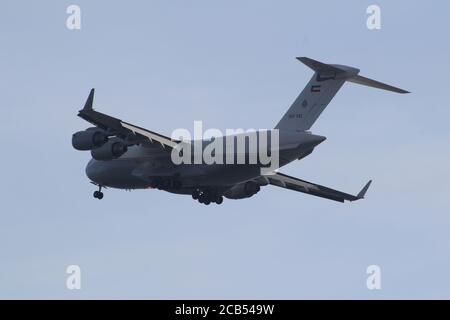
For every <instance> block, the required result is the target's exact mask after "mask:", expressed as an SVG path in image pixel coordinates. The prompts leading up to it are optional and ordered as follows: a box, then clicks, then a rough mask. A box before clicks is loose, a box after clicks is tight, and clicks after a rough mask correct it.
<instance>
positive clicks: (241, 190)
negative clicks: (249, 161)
mask: <svg viewBox="0 0 450 320" xmlns="http://www.w3.org/2000/svg"><path fill="white" fill-rule="evenodd" d="M259 190H261V186H260V185H259V184H258V183H256V182H254V181H247V182H244V183H239V184H237V185H235V186H233V187H232V188H231V189H228V190H227V191H225V192H224V193H223V195H224V196H225V197H226V198H228V199H244V198H250V197H251V196H253V195H255V194H257V193H258V192H259Z"/></svg>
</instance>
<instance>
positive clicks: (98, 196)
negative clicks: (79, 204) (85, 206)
mask: <svg viewBox="0 0 450 320" xmlns="http://www.w3.org/2000/svg"><path fill="white" fill-rule="evenodd" d="M94 198H96V199H98V200H101V199H103V192H102V186H98V191H95V192H94Z"/></svg>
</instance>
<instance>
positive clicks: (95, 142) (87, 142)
mask: <svg viewBox="0 0 450 320" xmlns="http://www.w3.org/2000/svg"><path fill="white" fill-rule="evenodd" d="M107 141H108V135H107V134H106V132H105V131H103V130H102V129H99V128H88V129H86V130H84V131H78V132H76V133H74V134H73V135H72V146H73V147H74V148H75V149H77V150H92V149H95V148H98V147H101V146H102V145H103V144H105V143H106V142H107Z"/></svg>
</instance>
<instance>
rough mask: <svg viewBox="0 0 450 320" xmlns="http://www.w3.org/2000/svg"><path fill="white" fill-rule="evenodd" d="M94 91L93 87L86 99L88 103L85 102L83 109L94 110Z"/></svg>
mask: <svg viewBox="0 0 450 320" xmlns="http://www.w3.org/2000/svg"><path fill="white" fill-rule="evenodd" d="M94 92H95V89H94V88H92V89H91V92H90V93H89V97H88V98H87V100H86V103H85V104H84V108H83V110H92V103H93V102H94Z"/></svg>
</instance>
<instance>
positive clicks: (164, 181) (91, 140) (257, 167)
mask: <svg viewBox="0 0 450 320" xmlns="http://www.w3.org/2000/svg"><path fill="white" fill-rule="evenodd" d="M297 59H298V60H299V61H301V62H302V63H304V64H305V65H306V66H308V67H309V68H311V69H312V70H313V71H314V74H313V76H312V78H311V80H310V81H309V82H308V84H307V85H306V87H305V88H304V89H303V91H302V92H301V93H300V95H299V96H298V97H297V99H296V100H295V101H294V103H293V104H292V105H291V106H290V108H289V109H288V111H287V112H286V113H285V114H284V116H283V117H282V118H281V120H280V121H279V122H278V124H277V125H276V126H275V128H274V129H275V130H274V131H276V132H277V135H278V140H277V143H276V144H277V147H276V148H271V146H272V145H271V144H270V142H269V145H270V151H269V152H268V154H269V153H270V152H276V153H277V157H278V158H277V159H278V165H277V167H276V168H269V170H270V171H269V172H268V171H267V170H266V171H264V170H263V169H264V168H267V163H262V161H260V159H259V158H258V160H257V161H256V163H255V162H253V163H250V162H249V161H247V162H245V161H244V162H243V163H242V162H240V163H239V162H238V163H235V162H232V163H231V164H229V163H223V162H222V163H221V162H220V161H217V162H215V163H212V164H209V163H205V162H200V163H199V162H195V161H194V163H192V162H191V163H189V162H186V163H180V164H178V163H174V161H173V154H174V151H178V152H179V147H180V145H183V146H184V147H185V149H183V152H184V150H187V151H191V150H193V149H192V148H191V146H193V145H194V144H196V143H198V142H200V150H201V151H204V150H205V148H207V146H208V143H210V142H211V141H212V140H215V139H218V140H217V141H220V142H224V141H225V139H227V138H228V139H229V138H231V140H226V141H237V139H240V138H241V135H242V134H235V135H232V136H222V137H218V138H217V137H215V138H214V139H210V140H208V139H201V141H185V140H179V139H173V138H171V137H167V136H164V135H161V134H159V133H156V132H153V131H150V130H147V129H144V128H142V127H138V126H136V125H133V124H131V123H127V122H125V121H122V120H120V119H117V118H114V117H112V116H109V115H107V114H104V113H100V112H98V111H96V110H94V109H93V100H94V89H92V90H91V91H90V94H89V96H88V98H87V100H86V103H85V105H84V107H83V109H82V110H80V111H79V113H78V116H79V117H80V118H82V119H84V120H86V121H87V122H89V123H91V124H92V125H93V127H90V128H87V129H86V130H84V131H79V132H76V133H74V134H73V135H72V146H73V147H74V148H75V149H77V150H88V151H91V155H92V159H91V160H90V161H89V162H88V164H87V166H86V175H87V177H88V178H89V179H90V180H91V183H93V184H94V185H96V186H97V187H98V190H97V191H95V192H94V198H97V199H102V198H103V192H102V188H108V187H111V188H118V189H125V190H134V189H147V188H148V189H159V190H164V191H167V192H171V193H175V194H181V195H190V196H192V198H193V199H194V200H197V201H198V202H199V203H202V204H205V205H209V204H211V203H216V204H221V203H222V202H223V200H224V197H225V198H227V199H244V198H249V197H252V196H253V195H255V194H257V193H258V192H259V191H260V190H261V187H263V186H267V185H273V186H277V187H281V188H285V189H290V190H294V191H298V192H302V193H305V194H309V195H313V196H317V197H322V198H325V199H330V200H334V201H338V202H345V201H356V200H360V199H363V198H364V196H365V194H366V192H367V190H368V188H369V186H370V184H371V182H372V181H371V180H370V181H369V182H367V184H366V185H365V186H364V187H363V188H362V189H361V191H360V192H359V193H358V194H356V195H352V194H348V193H345V192H341V191H338V190H334V189H331V188H328V187H325V186H322V185H319V184H316V183H313V182H309V181H305V180H302V179H299V178H295V177H292V176H288V175H286V174H283V173H280V172H278V169H279V168H280V167H282V166H284V165H286V164H288V163H290V162H292V161H294V160H300V159H303V158H304V157H306V156H308V155H310V154H311V153H312V152H313V150H314V149H315V147H316V146H317V145H319V144H320V143H321V142H323V141H324V140H325V139H326V137H324V136H320V135H316V134H313V133H311V131H310V129H311V127H312V125H313V124H314V123H315V121H316V120H317V119H318V117H319V116H320V114H321V113H322V111H323V110H324V109H325V108H326V107H327V105H328V104H329V102H330V101H331V100H332V98H333V97H334V96H335V95H336V93H337V92H338V91H339V89H340V88H341V87H342V86H343V84H344V83H345V82H352V83H356V84H360V85H365V86H369V87H374V88H378V89H383V90H388V91H392V92H396V93H402V94H404V93H409V92H408V91H405V90H403V89H399V88H396V87H393V86H390V85H388V84H385V83H382V82H378V81H375V80H372V79H369V78H366V77H363V76H360V75H359V71H360V70H359V69H357V68H354V67H349V66H345V65H338V64H326V63H322V62H319V61H316V60H313V59H310V58H307V57H298V58H297ZM256 134H257V136H258V139H259V140H260V141H261V139H262V138H261V137H262V130H258V131H256ZM272 135H274V134H273V133H270V136H272ZM217 141H216V142H217ZM273 146H275V144H273ZM245 147H247V144H246V145H245ZM177 148H178V149H177ZM217 149H218V150H216V151H217V152H218V154H219V158H221V157H225V156H229V155H231V158H232V159H236V158H237V157H238V156H243V157H244V158H245V159H249V158H250V157H251V156H252V154H251V152H255V150H253V151H250V148H244V150H242V149H238V148H237V147H236V146H232V147H231V148H228V149H226V148H225V147H224V148H223V149H220V148H217ZM257 149H258V152H259V151H260V150H259V147H258V148H257ZM272 149H273V150H275V149H276V150H275V151H273V150H272ZM175 153H177V152H175ZM181 153H182V152H181ZM239 153H240V154H239ZM187 157H188V158H189V157H193V156H192V155H188V156H187ZM272 169H273V170H272Z"/></svg>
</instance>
